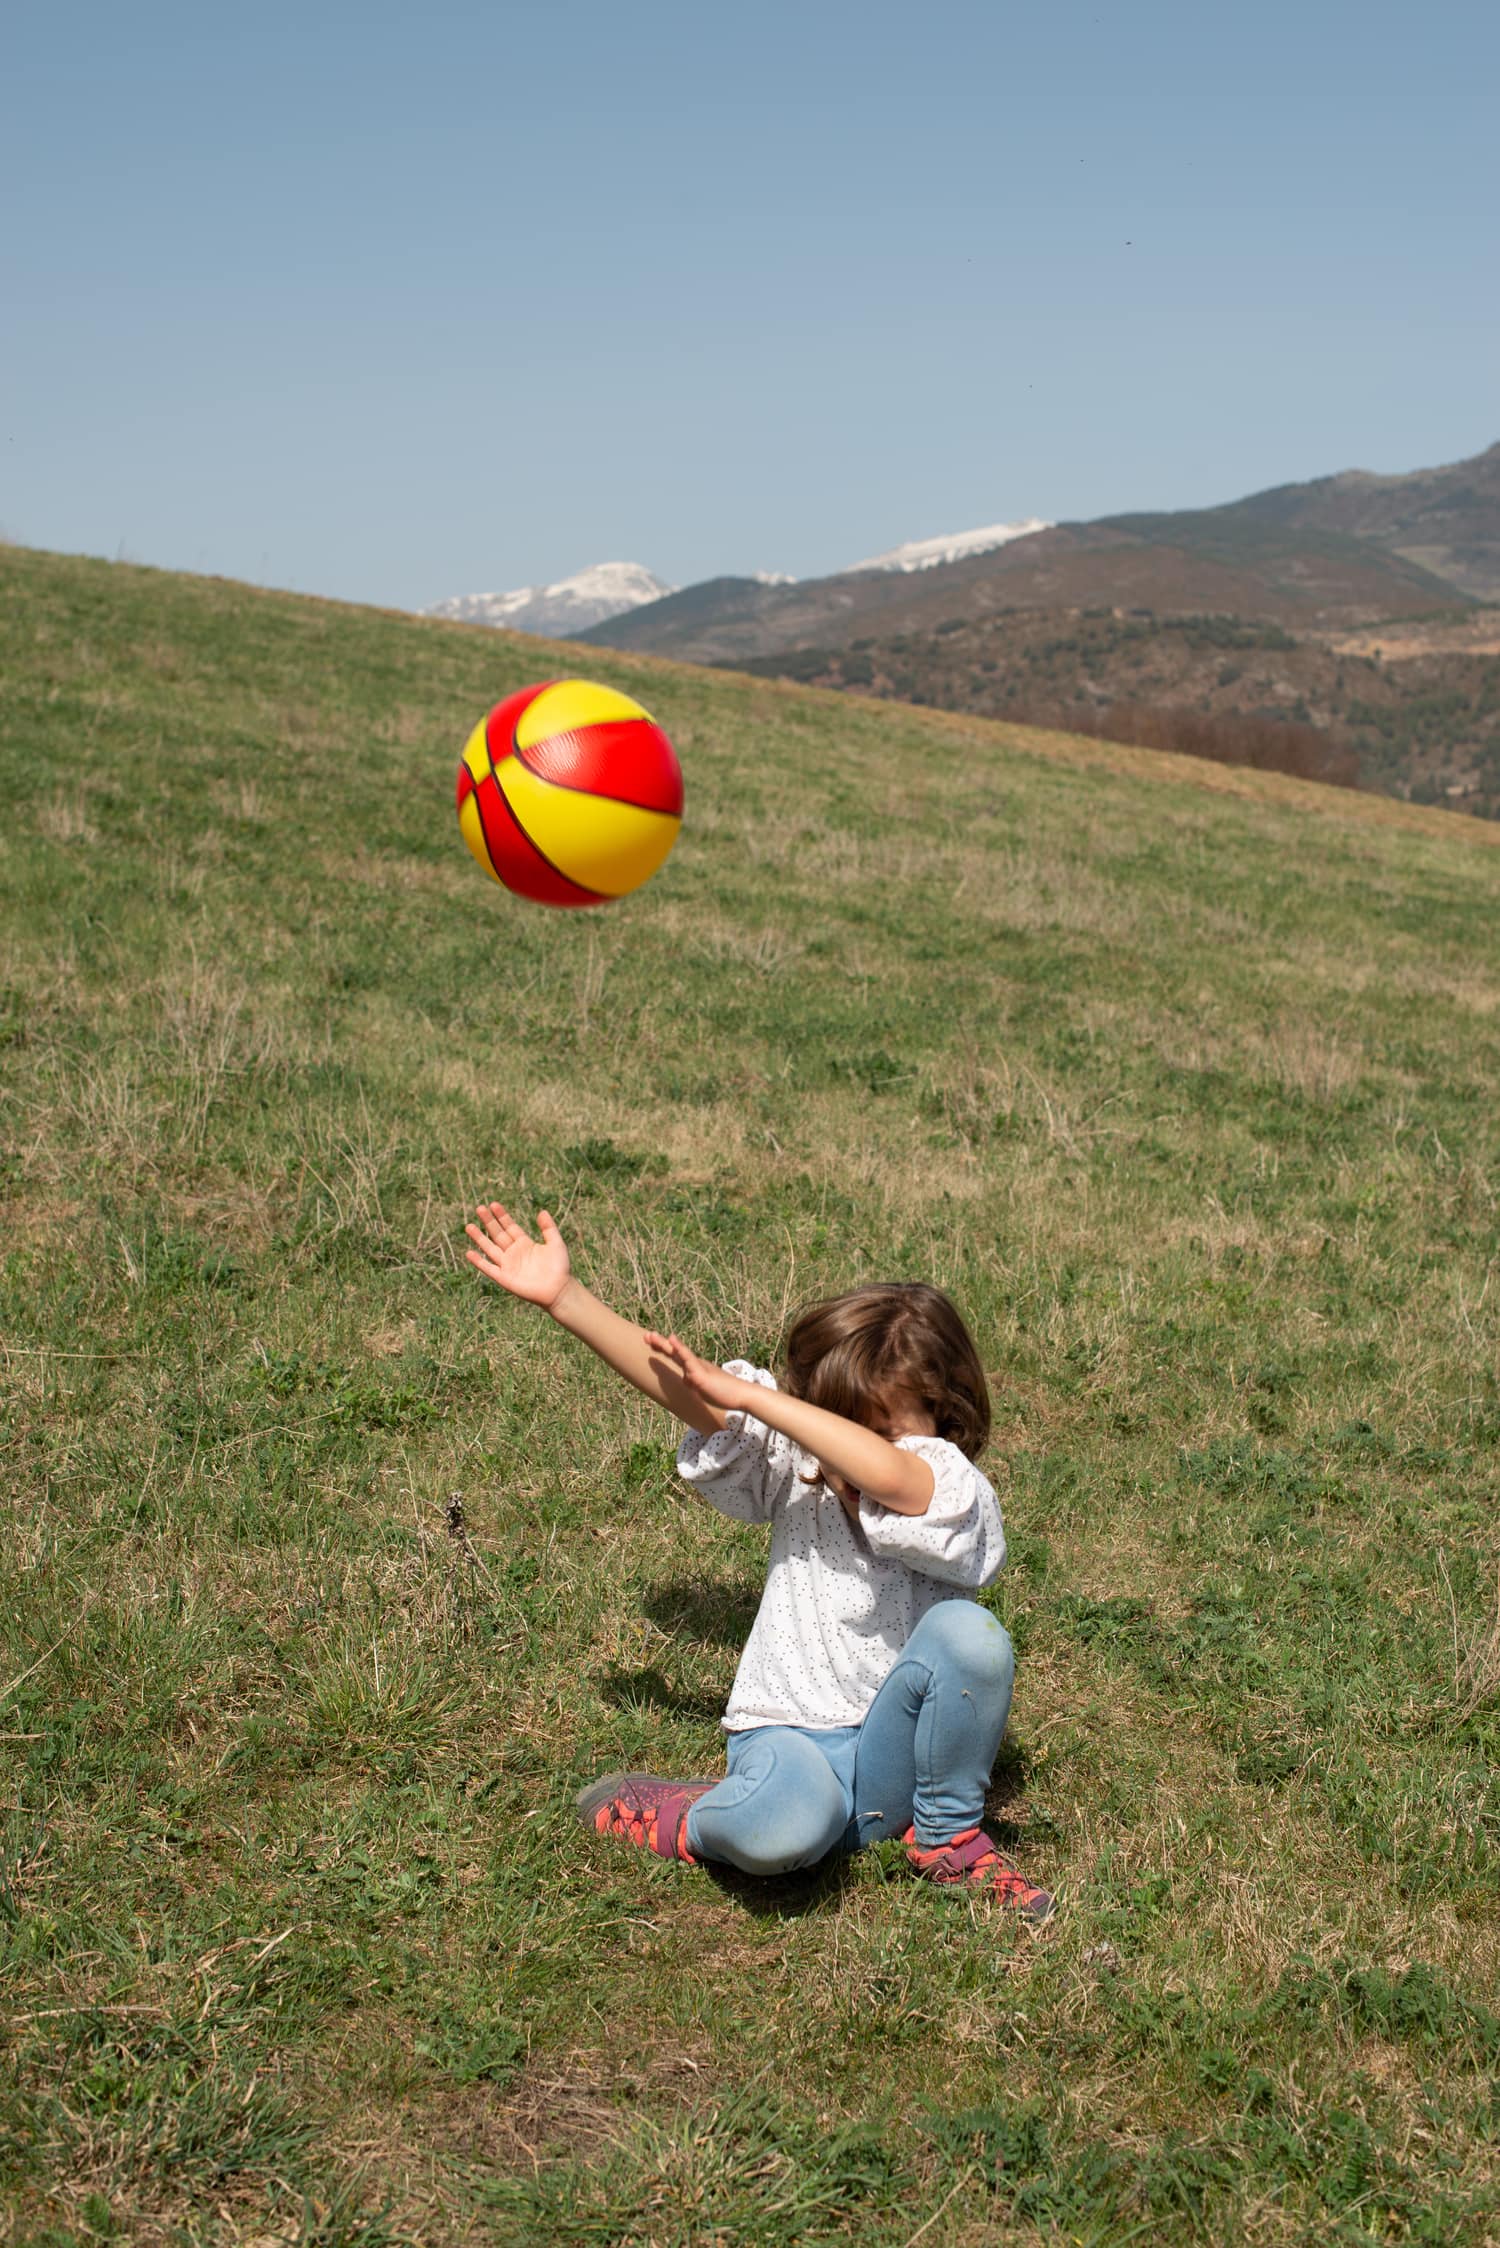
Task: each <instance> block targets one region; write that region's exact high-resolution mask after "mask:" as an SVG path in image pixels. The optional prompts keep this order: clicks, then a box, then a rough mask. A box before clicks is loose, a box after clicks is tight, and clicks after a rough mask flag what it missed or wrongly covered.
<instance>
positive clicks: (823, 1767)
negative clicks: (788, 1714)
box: [687, 1600, 1015, 1874]
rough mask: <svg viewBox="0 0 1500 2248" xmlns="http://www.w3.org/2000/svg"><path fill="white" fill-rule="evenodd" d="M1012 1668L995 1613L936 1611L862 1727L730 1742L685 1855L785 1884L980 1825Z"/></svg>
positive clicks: (960, 1603) (944, 1606) (948, 1606)
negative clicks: (878, 1851)
mask: <svg viewBox="0 0 1500 2248" xmlns="http://www.w3.org/2000/svg"><path fill="white" fill-rule="evenodd" d="M1014 1670H1015V1660H1014V1657H1013V1656H1012V1654H1011V1645H1010V1634H1009V1633H1008V1632H1007V1631H1006V1629H1005V1626H1004V1625H1003V1624H1001V1623H998V1622H997V1621H996V1619H995V1618H994V1617H993V1616H992V1615H991V1614H990V1613H989V1611H988V1609H986V1608H981V1607H980V1606H979V1605H978V1603H977V1602H976V1601H973V1600H940V1601H939V1602H938V1604H937V1606H936V1607H935V1608H929V1609H928V1611H927V1613H926V1615H925V1616H924V1617H923V1618H922V1620H921V1622H920V1623H919V1624H918V1625H917V1628H916V1630H915V1631H914V1632H913V1633H912V1635H911V1637H910V1639H908V1641H907V1642H906V1645H905V1647H904V1648H903V1649H902V1651H901V1653H900V1655H899V1656H898V1657H897V1659H896V1663H895V1667H894V1668H893V1669H892V1671H891V1673H890V1675H889V1676H888V1677H887V1679H886V1680H885V1682H884V1684H883V1685H882V1686H881V1689H880V1691H879V1693H878V1694H877V1695H876V1696H875V1699H874V1701H873V1702H871V1704H870V1707H869V1709H868V1711H867V1712H866V1715H865V1719H864V1722H863V1723H862V1724H860V1725H841V1726H837V1727H834V1728H827V1729H815V1728H813V1727H810V1726H801V1725H757V1726H755V1727H754V1728H753V1729H752V1730H751V1731H749V1732H745V1733H731V1734H730V1736H729V1772H728V1776H727V1777H726V1778H725V1779H723V1780H721V1781H720V1782H719V1785H718V1786H717V1787H716V1788H711V1789H710V1790H709V1792H708V1794H707V1795H701V1796H700V1797H699V1798H698V1801H697V1802H696V1803H695V1804H694V1805H693V1807H692V1809H691V1811H690V1812H689V1813H688V1819H687V1843H688V1848H689V1849H690V1850H691V1851H692V1853H693V1855H694V1857H697V1858H710V1859H715V1860H717V1861H719V1862H720V1863H722V1864H725V1865H731V1866H738V1868H739V1869H740V1871H741V1872H742V1873H761V1874H771V1873H790V1872H791V1871H792V1870H793V1868H795V1867H797V1866H810V1865H815V1864H816V1863H817V1861H818V1859H819V1858H824V1857H826V1856H827V1855H828V1853H829V1851H830V1850H834V1849H838V1848H840V1847H843V1848H844V1849H846V1850H860V1849H864V1848H866V1847H867V1846H868V1845H869V1844H870V1843H872V1842H884V1841H887V1840H889V1839H890V1838H891V1837H892V1836H898V1837H899V1836H900V1835H903V1834H904V1833H905V1832H906V1830H907V1828H908V1827H909V1826H913V1825H914V1826H915V1828H916V1836H917V1840H918V1842H920V1843H922V1844H924V1845H926V1846H930V1845H931V1844H933V1843H937V1842H947V1841H948V1840H950V1838H951V1837H952V1836H953V1835H955V1834H962V1833H965V1832H966V1831H967V1830H968V1829H969V1828H970V1827H976V1826H978V1824H979V1819H980V1814H981V1812H982V1811H983V1809H984V1791H985V1788H986V1787H987V1786H988V1784H989V1777H990V1767H991V1765H992V1764H993V1763H994V1761H995V1752H996V1750H997V1749H998V1748H999V1746H1000V1739H1001V1735H1002V1734H1003V1733H1004V1731H1005V1720H1006V1718H1007V1717H1008V1716H1009V1714H1010V1691H1011V1681H1012V1677H1013V1674H1014Z"/></svg>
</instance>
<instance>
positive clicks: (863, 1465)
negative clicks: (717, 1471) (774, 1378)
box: [646, 1330, 935, 1514]
mask: <svg viewBox="0 0 1500 2248" xmlns="http://www.w3.org/2000/svg"><path fill="white" fill-rule="evenodd" d="M646 1341H647V1343H648V1344H649V1345H650V1346H651V1348H652V1350H653V1351H654V1352H656V1353H657V1355H658V1356H659V1357H660V1358H661V1359H662V1360H664V1361H665V1362H666V1363H667V1364H669V1365H672V1366H675V1367H676V1368H677V1370H678V1371H679V1373H680V1374H681V1376H682V1379H683V1381H684V1382H685V1383H687V1384H689V1385H690V1386H691V1387H692V1389H693V1391H694V1392H695V1394H696V1395H697V1396H699V1397H701V1398H703V1399H704V1400H705V1401H706V1402H708V1403H710V1404H712V1405H713V1406H715V1407H717V1409H718V1410H719V1411H720V1412H721V1413H722V1412H746V1413H753V1414H754V1416H755V1418H756V1419H757V1420H759V1421H764V1422H765V1424H766V1426H767V1428H775V1429H779V1430H780V1431H781V1433H782V1435H783V1436H789V1437H790V1438H791V1440H792V1442H793V1443H794V1444H797V1445H800V1446H801V1448H802V1450H803V1451H804V1452H811V1453H812V1455H813V1457H814V1458H815V1459H816V1460H817V1462H818V1465H819V1467H820V1468H821V1469H822V1470H823V1471H824V1472H825V1473H827V1472H829V1471H830V1470H831V1471H832V1473H833V1474H834V1475H836V1476H839V1477H841V1478H842V1480H843V1481H844V1482H845V1483H848V1484H852V1485H853V1486H854V1488H855V1490H856V1491H860V1492H863V1494H864V1496H865V1497H866V1498H867V1499H872V1500H873V1501H874V1503H875V1504H876V1506H883V1507H885V1508H887V1509H888V1510H889V1511H890V1512H891V1513H892V1514H925V1513H926V1512H927V1509H928V1506H929V1505H930V1504H931V1501H932V1494H933V1490H934V1488H935V1482H934V1477H933V1473H932V1469H931V1468H930V1467H929V1466H928V1464H927V1462H926V1461H925V1460H924V1459H921V1458H920V1457H919V1456H918V1455H917V1454H916V1453H915V1452H903V1451H902V1450H901V1449H900V1447H899V1446H898V1445H895V1444H892V1443H891V1442H889V1440H888V1439H887V1438H886V1437H884V1436H880V1435H878V1434H877V1433H876V1431H875V1430H874V1429H873V1428H865V1427H864V1426H863V1425H862V1424H861V1423H860V1422H859V1421H846V1420H845V1419H844V1416H843V1415H842V1413H828V1412H825V1411H824V1409H823V1407H822V1406H821V1405H809V1404H807V1403H806V1401H805V1400H804V1399H803V1398H800V1397H789V1396H788V1395H787V1393H786V1391H785V1390H781V1389H771V1390H766V1389H760V1388H758V1387H757V1386H756V1385H755V1383H753V1382H747V1381H743V1380H742V1379H741V1378H740V1377H739V1375H737V1374H730V1373H726V1372H725V1370H724V1368H723V1367H722V1366H711V1365H710V1364H709V1363H708V1361H707V1360H706V1359H703V1358H699V1357H697V1356H696V1355H695V1353H694V1352H692V1351H690V1350H689V1349H688V1347H687V1344H686V1343H684V1342H681V1341H679V1340H678V1338H677V1336H676V1335H657V1334H653V1333H651V1332H650V1331H649V1330H648V1332H647V1335H646Z"/></svg>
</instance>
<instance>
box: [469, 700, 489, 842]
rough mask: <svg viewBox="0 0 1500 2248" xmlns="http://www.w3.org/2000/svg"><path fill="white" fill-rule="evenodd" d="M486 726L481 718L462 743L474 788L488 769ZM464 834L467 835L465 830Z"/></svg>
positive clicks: (486, 723) (485, 720)
mask: <svg viewBox="0 0 1500 2248" xmlns="http://www.w3.org/2000/svg"><path fill="white" fill-rule="evenodd" d="M488 724H489V720H488V719H487V718H481V719H480V721H479V724H478V725H477V726H476V727H475V728H474V731H473V733H472V734H470V736H469V738H468V740H467V741H466V742H465V743H464V763H465V764H466V765H467V766H468V768H469V771H470V772H471V773H472V774H473V776H474V785H475V787H476V788H477V787H478V785H479V783H480V782H481V781H482V780H483V779H484V776H485V774H486V773H487V772H488V771H489V769H490V753H489V749H488V748H487V746H486V743H485V736H484V729H485V727H486V726H487V725H488ZM465 832H466V833H467V830H465ZM469 848H470V850H471V851H472V850H473V848H474V846H473V844H472V843H471V844H470V845H469Z"/></svg>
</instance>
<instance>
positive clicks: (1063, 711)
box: [1002, 702, 1359, 788]
mask: <svg viewBox="0 0 1500 2248" xmlns="http://www.w3.org/2000/svg"><path fill="white" fill-rule="evenodd" d="M1002 715H1003V716H1004V717H1006V718H1008V719H1013V720H1015V721H1016V722H1018V723H1019V724H1022V725H1028V726H1051V727H1056V728H1057V729H1058V730H1059V731H1061V732H1063V733H1069V734H1089V735H1092V736H1094V737H1096V738H1097V739H1099V740H1103V741H1112V742H1128V743H1129V744H1130V745H1131V746H1132V747H1134V748H1136V749H1170V750H1175V751H1176V753H1177V754H1178V755H1179V756H1181V757H1206V758H1209V759H1211V760H1212V762H1213V763H1215V764H1218V765H1253V766H1254V767H1256V768H1257V770H1259V771H1261V772H1265V773H1295V774H1296V775H1297V776H1298V778H1299V779H1301V780H1308V781H1324V782H1326V783H1327V784H1328V785H1329V786H1330V787H1333V788H1358V786H1359V758H1358V757H1357V756H1356V754H1355V752H1354V751H1353V750H1352V749H1351V748H1350V747H1349V746H1348V744H1347V743H1346V742H1343V741H1341V740H1340V739H1339V737H1338V736H1337V735H1335V734H1328V733H1324V732H1323V730H1322V729H1321V728H1320V727H1317V726H1310V725H1306V724H1302V723H1298V722H1296V721H1293V720H1288V719H1281V718H1263V717H1259V716H1253V715H1251V714H1250V713H1248V712H1239V711H1206V710H1187V709H1184V708H1182V707H1181V706H1180V705H1171V704H1166V705H1159V706H1156V707H1152V706H1149V705H1144V704H1141V703H1132V702H1113V703H1102V704H1078V703H1068V704H1051V705H1047V706H1042V705H1038V704H1035V703H1030V702H1028V703H1026V704H1025V705H1022V706H1017V707H1014V708H1011V709H1008V710H1006V711H1005V712H1003V713H1002Z"/></svg>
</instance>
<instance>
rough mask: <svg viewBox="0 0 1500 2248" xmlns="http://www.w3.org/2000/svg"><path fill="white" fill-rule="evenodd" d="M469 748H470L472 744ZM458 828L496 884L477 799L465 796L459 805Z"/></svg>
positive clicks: (497, 877)
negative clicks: (486, 847)
mask: <svg viewBox="0 0 1500 2248" xmlns="http://www.w3.org/2000/svg"><path fill="white" fill-rule="evenodd" d="M481 732H482V729H481ZM470 746H471V747H472V744H471V745H470ZM480 747H481V749H482V748H483V747H484V744H483V741H481V743H480ZM468 755H469V752H468V750H465V751H464V760H465V762H466V763H467V761H468ZM458 827H459V833H460V834H461V835H462V837H463V839H464V841H465V842H466V843H467V844H468V846H469V849H470V850H471V851H472V852H473V854H474V856H475V858H476V859H478V861H479V863H480V865H481V866H482V867H483V868H484V871H485V873H486V874H491V875H494V876H495V880H496V881H497V882H498V881H499V879H500V877H499V875H498V874H495V870H494V868H493V867H492V866H491V864H490V854H489V852H488V851H487V850H486V849H485V847H484V829H483V827H482V826H481V825H480V819H479V799H478V798H477V797H475V796H466V797H465V798H464V800H463V802H462V803H461V804H460V805H459V807H458Z"/></svg>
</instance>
